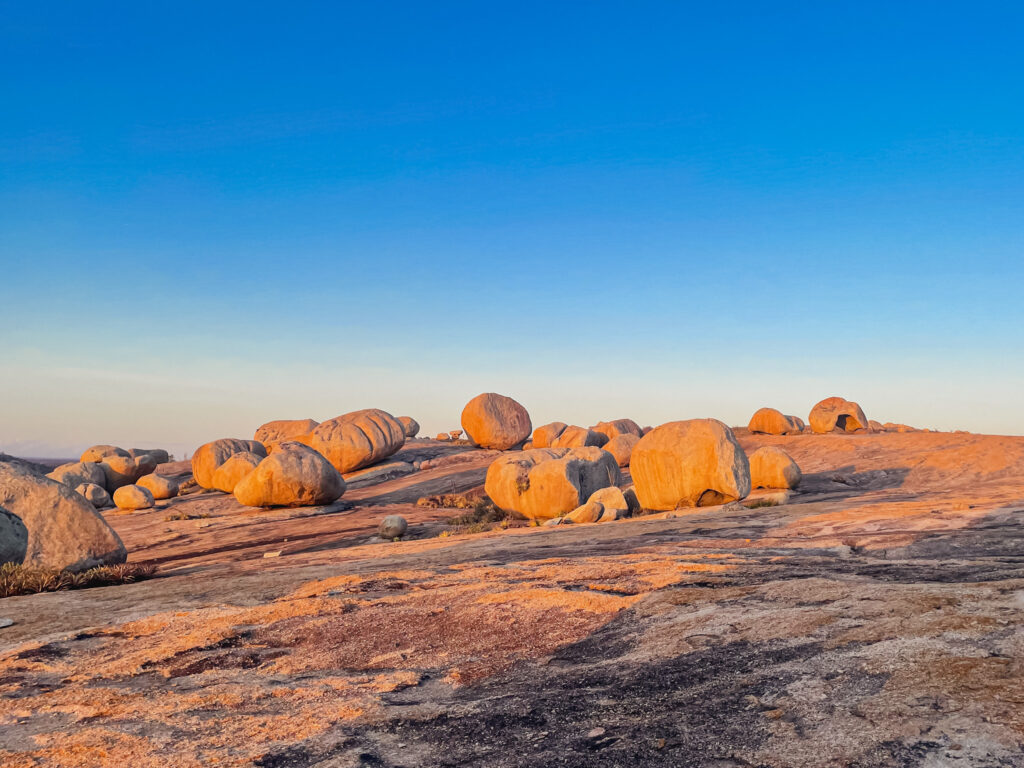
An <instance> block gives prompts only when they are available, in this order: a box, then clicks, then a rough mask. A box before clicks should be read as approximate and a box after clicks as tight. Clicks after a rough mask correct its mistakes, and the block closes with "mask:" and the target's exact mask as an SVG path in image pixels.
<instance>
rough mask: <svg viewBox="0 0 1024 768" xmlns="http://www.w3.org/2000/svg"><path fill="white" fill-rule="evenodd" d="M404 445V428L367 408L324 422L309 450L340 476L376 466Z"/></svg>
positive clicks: (386, 413) (390, 418)
mask: <svg viewBox="0 0 1024 768" xmlns="http://www.w3.org/2000/svg"><path fill="white" fill-rule="evenodd" d="M403 445H405V427H404V426H402V422H400V421H399V420H398V419H396V418H395V417H394V416H392V415H391V414H390V413H388V412H387V411H382V410H380V409H379V408H367V409H365V410H362V411H353V412H352V413H346V414H344V415H342V416H338V417H337V418H334V419H330V420H328V421H325V422H324V423H323V424H321V425H320V426H318V427H317V428H316V429H314V430H313V432H312V435H311V439H310V441H309V446H310V447H311V448H313V449H314V450H316V451H318V452H319V453H320V454H321V455H322V456H323V457H324V458H326V459H327V461H329V462H330V463H331V465H332V466H333V467H334V468H335V469H336V470H338V472H341V473H342V474H344V473H345V472H352V471H353V470H356V469H362V468H363V467H368V466H370V465H371V464H376V463H377V462H378V461H380V460H381V459H386V458H387V457H388V456H390V455H391V454H393V453H395V452H396V451H398V450H399V449H400V448H401V447H402V446H403Z"/></svg>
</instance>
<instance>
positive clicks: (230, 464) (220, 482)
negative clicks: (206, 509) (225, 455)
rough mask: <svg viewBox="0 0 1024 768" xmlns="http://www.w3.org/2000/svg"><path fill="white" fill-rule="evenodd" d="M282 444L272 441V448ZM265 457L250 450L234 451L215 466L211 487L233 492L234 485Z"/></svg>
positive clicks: (276, 448) (278, 447)
mask: <svg viewBox="0 0 1024 768" xmlns="http://www.w3.org/2000/svg"><path fill="white" fill-rule="evenodd" d="M282 445H284V443H273V446H274V450H275V451H276V450H279V449H280V447H281V446H282ZM265 458H266V456H260V455H259V454H256V453H253V452H252V451H242V452H241V453H236V454H235V455H234V456H232V457H231V458H230V459H228V460H227V461H225V462H224V463H223V464H221V465H220V466H219V467H217V471H216V472H214V473H213V487H214V488H215V489H217V490H218V491H223V492H224V493H234V492H235V486H237V485H238V484H239V483H240V482H242V480H244V479H245V478H246V477H247V476H248V475H249V473H250V472H252V471H253V470H254V469H256V467H258V466H259V465H260V462H261V461H263V459H265Z"/></svg>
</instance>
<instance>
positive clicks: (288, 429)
mask: <svg viewBox="0 0 1024 768" xmlns="http://www.w3.org/2000/svg"><path fill="white" fill-rule="evenodd" d="M318 426H320V422H319V421H313V419H278V420H277V421H268V422H267V423H266V424H262V425H260V426H259V427H257V428H256V432H255V434H254V435H253V437H252V439H253V440H258V441H259V442H261V443H263V444H264V445H266V444H267V443H273V442H279V441H281V440H294V439H295V438H296V437H299V436H300V435H308V434H309V433H310V432H312V431H313V430H314V429H316V428H317V427H318Z"/></svg>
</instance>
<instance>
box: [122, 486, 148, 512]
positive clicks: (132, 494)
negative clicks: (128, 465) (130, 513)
mask: <svg viewBox="0 0 1024 768" xmlns="http://www.w3.org/2000/svg"><path fill="white" fill-rule="evenodd" d="M114 506H115V507H117V508H118V509H129V510H135V509H149V508H150V507H152V506H153V494H152V493H151V492H150V490H149V489H148V488H143V487H142V486H139V485H122V486H121V487H120V488H118V489H117V490H116V491H114Z"/></svg>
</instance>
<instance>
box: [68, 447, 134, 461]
mask: <svg viewBox="0 0 1024 768" xmlns="http://www.w3.org/2000/svg"><path fill="white" fill-rule="evenodd" d="M108 456H123V457H124V458H126V459H127V458H131V454H130V453H128V451H126V450H125V449H124V448H118V447H117V446H116V445H94V446H92V447H91V448H86V449H85V451H84V452H83V453H82V457H81V458H80V459H79V461H88V462H91V463H93V464H95V463H97V462H100V461H103V460H104V459H105V458H107V457H108Z"/></svg>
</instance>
